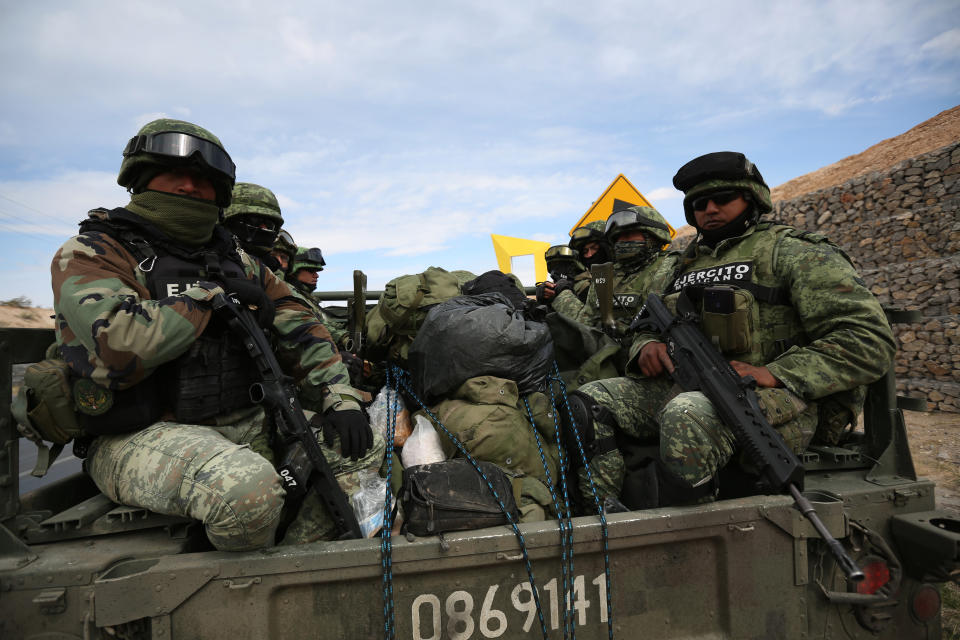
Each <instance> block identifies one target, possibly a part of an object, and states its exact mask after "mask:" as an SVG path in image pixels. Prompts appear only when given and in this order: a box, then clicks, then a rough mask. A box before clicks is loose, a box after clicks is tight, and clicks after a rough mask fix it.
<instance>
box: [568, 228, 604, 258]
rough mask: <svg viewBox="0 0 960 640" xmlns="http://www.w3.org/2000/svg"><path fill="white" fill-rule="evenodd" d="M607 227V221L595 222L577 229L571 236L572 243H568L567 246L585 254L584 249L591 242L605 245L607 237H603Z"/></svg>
mask: <svg viewBox="0 0 960 640" xmlns="http://www.w3.org/2000/svg"><path fill="white" fill-rule="evenodd" d="M606 225H607V222H606V220H594V221H593V222H588V223H587V224H585V225H583V226H581V227H577V228H576V229H574V230H573V233H572V234H570V242H568V243H567V246H568V247H570V248H571V249H574V250H576V251H578V252H583V247H584V246H585V245H586V244H587V243H589V242H599V243H601V244H605V243H606V236H604V235H603V230H604V228H605V227H606Z"/></svg>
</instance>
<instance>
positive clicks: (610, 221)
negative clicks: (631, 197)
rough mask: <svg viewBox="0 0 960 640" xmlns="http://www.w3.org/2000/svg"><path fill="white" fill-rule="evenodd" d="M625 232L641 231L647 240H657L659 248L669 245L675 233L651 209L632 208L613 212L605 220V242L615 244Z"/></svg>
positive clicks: (654, 210)
mask: <svg viewBox="0 0 960 640" xmlns="http://www.w3.org/2000/svg"><path fill="white" fill-rule="evenodd" d="M627 231H642V232H643V234H644V235H645V236H646V237H647V238H648V239H651V238H652V239H655V240H657V241H658V242H659V243H660V245H661V246H663V247H665V246H666V245H668V244H670V241H671V240H672V239H673V236H674V235H676V232H675V231H674V230H673V227H671V226H670V224H669V223H668V222H667V221H666V220H665V219H664V217H663V216H662V215H660V212H659V211H657V210H656V209H654V208H653V207H642V206H633V207H627V208H626V209H621V210H619V211H614V212H613V213H612V214H610V217H609V218H607V224H606V229H605V234H606V236H607V241H608V242H610V243H615V242H616V241H617V238H618V237H619V236H620V235H621V234H623V233H625V232H627Z"/></svg>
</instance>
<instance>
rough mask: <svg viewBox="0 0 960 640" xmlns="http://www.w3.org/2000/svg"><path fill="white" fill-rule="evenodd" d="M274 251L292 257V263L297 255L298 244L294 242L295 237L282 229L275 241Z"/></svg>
mask: <svg viewBox="0 0 960 640" xmlns="http://www.w3.org/2000/svg"><path fill="white" fill-rule="evenodd" d="M273 250H274V251H276V252H279V253H284V254H286V255H288V256H290V261H291V262H293V258H294V257H295V256H296V255H297V243H296V242H294V241H293V236H292V235H290V232H289V231H287V230H286V229H280V233H278V234H277V239H276V240H274V241H273Z"/></svg>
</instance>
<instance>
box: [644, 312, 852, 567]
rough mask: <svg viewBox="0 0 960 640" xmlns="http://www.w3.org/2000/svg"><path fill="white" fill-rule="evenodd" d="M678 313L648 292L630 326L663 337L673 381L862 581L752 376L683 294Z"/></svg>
mask: <svg viewBox="0 0 960 640" xmlns="http://www.w3.org/2000/svg"><path fill="white" fill-rule="evenodd" d="M677 312H678V315H677V317H674V316H673V314H671V313H670V311H669V310H668V309H667V307H666V305H664V304H663V301H662V300H661V299H660V297H659V296H658V295H657V294H650V296H649V297H648V298H647V301H646V304H645V305H644V306H643V308H642V309H640V312H639V313H638V314H637V316H636V318H634V320H633V322H632V323H631V324H630V329H631V330H632V331H636V330H653V331H655V332H657V333H659V334H660V335H661V336H663V338H664V342H665V343H666V344H667V353H668V355H669V356H670V360H672V361H673V366H674V371H673V374H672V376H673V379H674V381H675V382H676V383H677V384H678V385H679V386H680V387H682V388H683V389H684V390H685V391H701V392H702V393H703V394H704V395H705V396H706V397H707V398H708V399H709V400H710V402H711V403H712V404H713V407H714V408H715V409H716V411H717V414H718V415H719V416H720V419H721V420H723V423H724V424H725V425H727V426H728V427H730V429H731V430H732V431H733V433H734V435H735V436H736V437H737V442H738V443H739V444H740V446H741V447H743V449H744V450H745V451H746V452H747V455H748V456H749V457H750V460H751V461H752V462H753V464H754V465H756V467H757V468H758V469H759V470H760V475H761V478H762V480H763V484H764V485H765V486H766V487H767V488H768V489H769V490H770V491H771V492H777V493H789V494H791V495H792V496H793V499H794V500H795V501H796V503H797V507H798V508H799V509H800V512H801V513H803V515H804V516H805V517H806V518H807V519H808V520H809V521H810V524H812V525H813V528H814V529H816V530H817V533H818V534H820V537H821V538H822V539H823V540H824V542H826V543H827V546H828V547H829V548H830V552H831V553H832V554H833V557H834V559H835V560H836V562H837V564H838V565H839V566H840V568H841V569H842V570H843V572H844V574H846V576H847V579H848V580H851V581H854V582H857V581H860V580H863V577H864V575H863V571H861V570H860V568H859V567H858V566H857V565H856V563H855V562H854V561H853V559H852V558H851V557H850V556H849V555H848V554H847V552H846V550H845V549H844V548H843V545H841V544H840V542H839V541H838V540H837V539H836V538H834V537H833V536H832V535H831V534H830V532H829V531H827V528H826V526H824V524H823V521H822V520H820V516H819V515H817V512H816V511H815V510H814V508H813V505H812V504H811V503H810V501H809V500H807V498H806V497H804V495H803V494H802V493H801V491H802V490H803V473H804V469H803V465H802V464H800V460H798V459H797V456H796V455H794V453H793V451H792V450H791V449H790V448H789V447H788V446H787V443H786V442H785V441H784V440H783V438H782V437H781V436H780V434H779V433H777V431H776V430H775V429H774V428H773V427H772V426H771V425H770V423H769V422H768V421H767V419H766V417H765V416H764V415H763V412H762V411H761V410H760V405H759V403H758V402H757V394H756V391H755V387H756V380H754V379H753V377H752V376H746V377H743V378H741V377H740V375H739V374H738V373H737V372H736V370H735V369H734V368H733V366H732V365H731V364H730V363H729V362H727V360H726V359H725V358H724V357H723V355H722V354H721V353H720V351H719V349H717V348H716V347H715V346H714V345H713V343H711V342H710V341H709V340H708V339H707V337H706V336H704V335H703V332H702V331H701V330H700V326H699V324H700V322H699V316H698V315H697V313H696V312H695V311H694V309H693V305H692V303H691V302H690V300H689V299H688V298H687V297H686V296H684V295H681V296H680V298H679V299H678V303H677Z"/></svg>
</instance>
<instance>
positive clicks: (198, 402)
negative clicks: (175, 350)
mask: <svg viewBox="0 0 960 640" xmlns="http://www.w3.org/2000/svg"><path fill="white" fill-rule="evenodd" d="M175 362H176V367H174V368H173V376H172V378H173V379H172V380H171V384H170V389H171V393H172V396H171V398H170V405H171V408H172V409H173V415H174V417H175V418H176V420H177V421H178V422H185V423H188V424H195V423H198V422H201V421H203V420H207V419H208V418H212V417H213V416H218V415H223V414H227V413H230V412H231V411H235V410H237V409H240V408H243V407H247V406H250V405H251V404H253V403H252V401H251V400H250V385H252V384H253V383H254V382H255V381H256V379H255V373H256V368H255V366H254V364H253V362H252V361H251V360H250V356H249V355H248V353H247V350H246V348H244V347H243V345H241V344H240V343H239V342H238V341H237V340H236V339H235V338H234V337H233V336H232V334H230V333H227V332H223V333H221V334H220V335H216V336H208V335H207V333H206V332H205V333H204V334H203V335H201V336H200V337H199V338H197V339H196V340H194V342H193V344H191V345H190V349H188V350H187V352H186V353H185V354H183V355H182V356H180V358H178V359H177V360H176V361H175Z"/></svg>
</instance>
